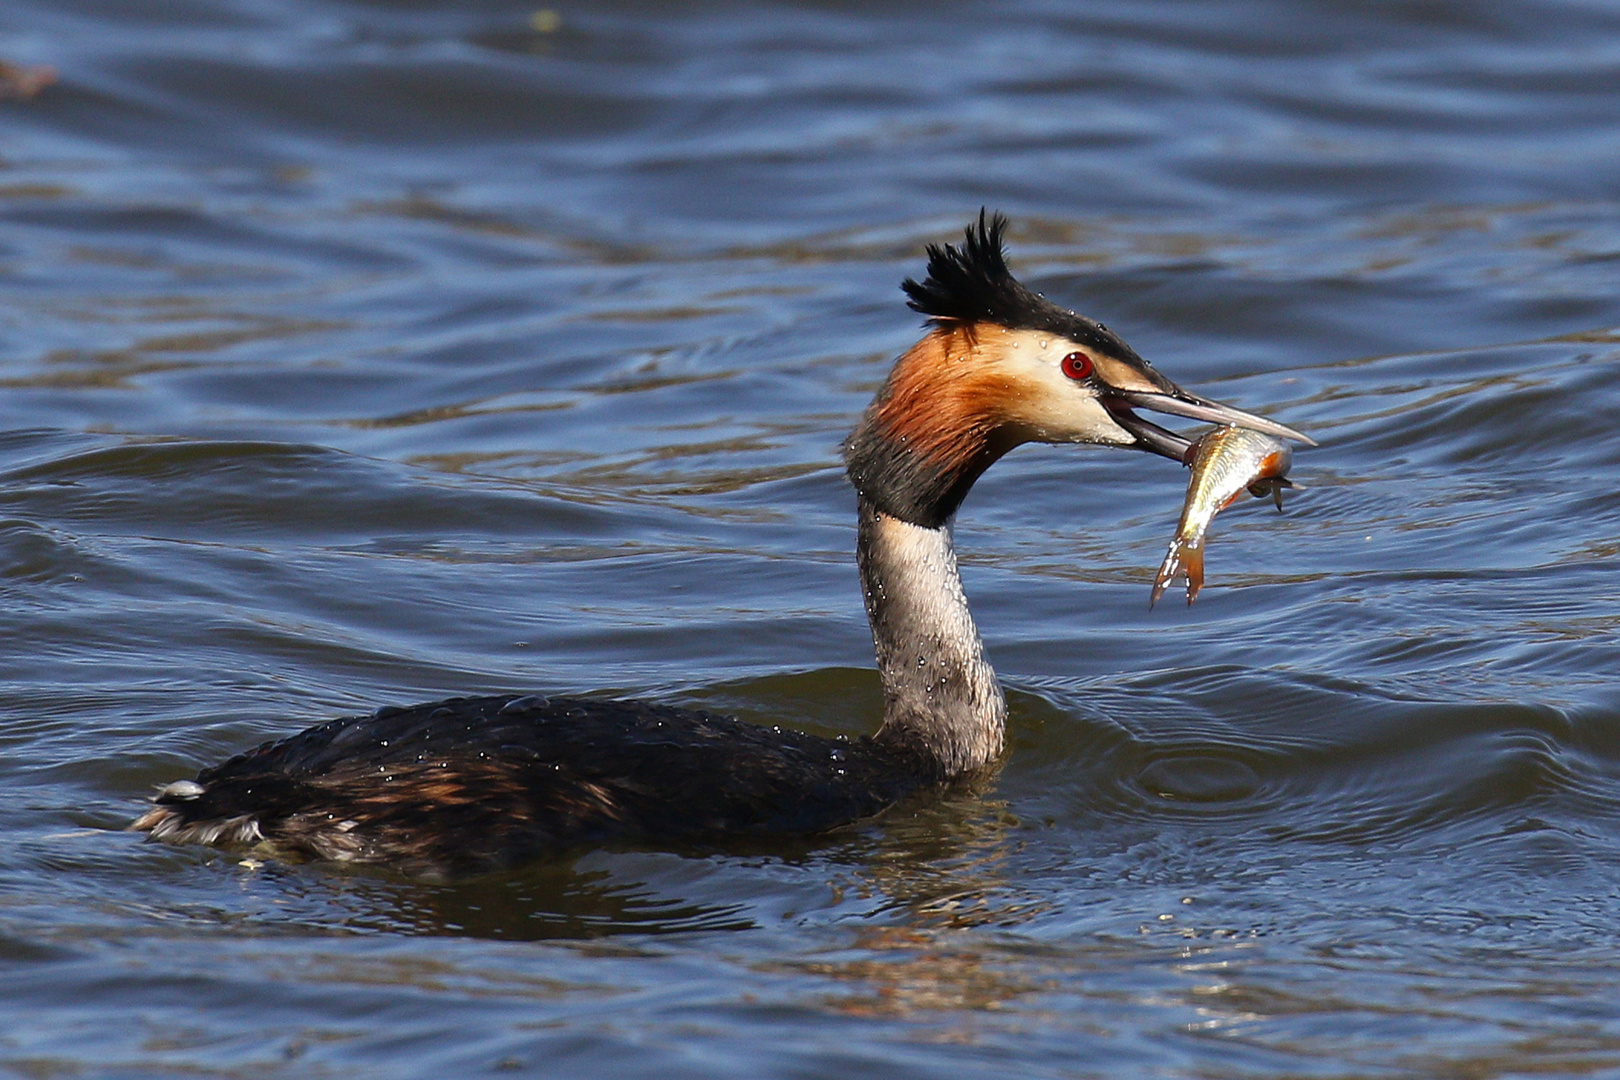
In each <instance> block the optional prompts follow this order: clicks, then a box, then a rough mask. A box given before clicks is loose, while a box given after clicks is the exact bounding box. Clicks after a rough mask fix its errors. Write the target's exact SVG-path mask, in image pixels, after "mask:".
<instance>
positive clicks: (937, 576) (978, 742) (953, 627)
mask: <svg viewBox="0 0 1620 1080" xmlns="http://www.w3.org/2000/svg"><path fill="white" fill-rule="evenodd" d="M856 559H857V562H858V563H859V565H860V572H861V587H862V589H863V591H864V593H865V597H866V615H867V618H868V619H869V620H871V623H872V640H873V643H874V644H875V646H876V648H877V665H878V671H879V672H880V673H881V675H882V677H883V726H882V728H881V729H879V731H878V733H877V741H878V742H880V743H883V744H885V745H887V746H891V747H894V748H896V749H904V750H907V751H909V752H911V753H913V754H918V755H921V756H922V757H924V758H926V759H927V760H928V761H929V762H932V763H933V764H934V765H935V766H936V767H937V769H938V771H939V774H940V776H941V777H946V776H956V775H959V774H961V773H965V772H970V771H973V770H975V769H980V768H983V767H984V766H986V765H988V764H990V763H991V762H993V761H994V760H995V759H996V758H998V757H999V756H1000V755H1001V751H1002V748H1003V746H1004V745H1005V743H1006V735H1005V732H1006V720H1007V701H1006V698H1005V697H1003V696H1002V693H1001V687H1000V685H999V684H997V682H996V673H995V672H994V671H992V670H991V668H990V664H989V662H988V661H987V660H985V657H984V644H983V642H982V641H981V640H980V639H979V631H978V628H977V627H976V626H974V624H973V615H972V614H971V613H970V612H969V611H968V603H967V596H966V595H965V594H964V593H963V592H962V578H961V576H960V575H959V574H958V572H957V569H956V552H955V550H954V549H953V548H952V547H951V530H950V525H949V523H946V524H944V525H939V526H936V527H929V526H925V525H913V524H911V523H910V522H906V521H902V520H900V519H899V518H896V517H891V516H889V515H888V514H885V513H884V512H883V511H881V510H879V509H877V508H876V507H875V506H873V505H872V503H871V502H870V501H869V500H868V499H866V498H865V497H864V496H862V497H861V498H860V528H859V533H858V537H857V541H856Z"/></svg>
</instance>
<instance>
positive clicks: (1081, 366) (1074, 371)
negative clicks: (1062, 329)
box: [1062, 352, 1091, 381]
mask: <svg viewBox="0 0 1620 1080" xmlns="http://www.w3.org/2000/svg"><path fill="white" fill-rule="evenodd" d="M1062 368H1063V374H1065V375H1067V376H1068V377H1069V378H1071V379H1075V380H1077V381H1078V380H1080V379H1084V378H1086V377H1087V376H1089V375H1090V374H1091V357H1089V356H1087V355H1086V354H1085V353H1083V352H1072V353H1070V354H1069V355H1068V356H1065V357H1064V358H1063V364H1062Z"/></svg>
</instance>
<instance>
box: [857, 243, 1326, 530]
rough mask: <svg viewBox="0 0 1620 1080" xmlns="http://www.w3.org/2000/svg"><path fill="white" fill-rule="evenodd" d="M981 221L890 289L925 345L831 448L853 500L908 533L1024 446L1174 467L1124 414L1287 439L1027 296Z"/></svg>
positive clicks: (1160, 446)
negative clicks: (1148, 457)
mask: <svg viewBox="0 0 1620 1080" xmlns="http://www.w3.org/2000/svg"><path fill="white" fill-rule="evenodd" d="M1006 227H1007V221H1006V219H1005V218H1004V217H1002V216H1001V215H1000V214H996V215H995V216H993V217H991V216H988V215H987V214H985V213H984V212H982V211H981V212H980V214H979V220H978V222H977V224H976V225H972V226H969V228H968V230H967V236H966V241H965V242H964V243H963V244H962V246H961V247H956V246H955V245H950V244H947V245H944V246H938V245H932V244H931V245H929V248H928V276H927V277H926V279H924V280H923V281H922V282H920V283H919V282H916V281H912V280H910V279H909V278H908V279H907V280H906V281H905V283H904V284H903V286H902V288H904V289H905V291H906V295H907V296H909V297H910V306H911V307H912V308H913V309H914V310H917V311H920V312H922V313H923V314H924V315H927V316H928V317H929V320H930V323H931V326H930V328H929V331H928V333H927V334H926V335H925V336H924V337H923V339H922V340H921V341H919V342H917V344H915V345H913V346H912V347H911V348H910V349H908V350H907V351H906V352H905V353H904V354H903V355H902V356H901V357H900V359H899V360H897V361H896V362H895V365H894V369H893V370H892V371H891V372H890V373H889V378H888V381H887V382H886V383H885V384H884V386H883V389H882V390H880V391H879V393H878V396H877V398H876V399H875V400H874V401H873V402H872V405H871V407H870V408H869V409H867V411H866V415H865V416H864V417H863V418H862V420H861V423H860V425H859V426H858V427H857V428H856V429H855V431H854V433H853V434H851V435H850V437H849V439H848V441H847V442H846V443H845V445H844V454H845V458H846V460H847V462H848V464H849V475H850V479H851V481H852V482H853V483H854V484H855V487H856V489H857V490H859V491H860V492H861V494H862V495H864V496H866V497H867V498H868V499H869V500H871V501H872V502H873V503H874V504H875V505H876V506H877V508H878V509H879V510H881V511H883V512H884V513H887V514H889V515H891V516H893V517H898V518H901V519H903V520H906V521H910V522H912V523H913V524H918V525H927V526H938V525H941V524H943V523H944V522H945V521H946V519H948V518H949V517H950V515H951V514H953V513H955V511H956V508H957V506H958V505H959V504H960V503H961V501H962V499H963V498H964V497H965V496H966V495H967V492H968V489H969V488H971V487H972V486H973V482H974V481H975V480H977V479H978V478H979V476H980V474H982V473H983V472H984V470H985V469H987V468H989V467H990V465H991V464H993V463H994V462H995V461H996V459H998V458H999V457H1001V455H1002V454H1005V453H1006V452H1007V451H1008V450H1011V449H1012V448H1013V447H1015V446H1017V445H1019V444H1020V443H1025V442H1048V443H1101V444H1104V445H1108V446H1118V447H1124V448H1130V449H1138V450H1149V451H1152V452H1154V453H1157V454H1162V455H1164V456H1165V457H1169V458H1174V459H1175V460H1176V461H1181V460H1182V458H1183V456H1184V455H1185V453H1186V451H1187V448H1188V446H1189V442H1188V440H1187V439H1185V438H1183V437H1182V436H1180V435H1177V434H1176V433H1174V432H1172V431H1167V430H1165V429H1164V428H1162V427H1159V426H1158V425H1157V424H1154V423H1151V422H1149V421H1147V420H1144V419H1143V418H1142V417H1140V416H1138V415H1137V414H1136V412H1135V410H1136V409H1148V410H1152V411H1154V412H1160V413H1168V414H1171V415H1174V416H1181V417H1187V418H1189V419H1194V420H1206V421H1209V422H1211V423H1216V424H1231V425H1235V426H1237V427H1243V428H1250V429H1252V430H1255V431H1263V432H1266V433H1267V434H1271V435H1278V436H1281V437H1283V438H1289V439H1295V440H1298V441H1300V442H1304V443H1310V442H1311V440H1310V439H1308V438H1306V437H1305V436H1304V435H1301V434H1300V433H1299V432H1297V431H1295V430H1293V429H1292V428H1288V427H1284V426H1283V425H1281V424H1278V423H1276V422H1274V421H1271V420H1267V419H1265V418H1264V417H1260V416H1255V415H1253V414H1251V413H1246V412H1243V411H1242V410H1240V409H1234V408H1232V407H1231V406H1229V405H1221V404H1219V403H1218V402H1214V401H1209V400H1207V399H1205V398H1201V397H1199V396H1197V395H1196V394H1191V393H1188V392H1187V391H1185V390H1183V389H1181V388H1180V387H1179V386H1177V385H1176V384H1175V383H1173V382H1171V381H1170V380H1169V379H1167V378H1165V377H1164V376H1163V375H1161V374H1160V373H1159V372H1158V371H1156V370H1154V368H1153V367H1152V366H1151V365H1150V364H1149V363H1148V362H1147V361H1146V360H1144V359H1142V358H1141V357H1140V356H1138V355H1137V354H1136V352H1135V350H1133V349H1132V348H1131V347H1130V346H1129V345H1127V344H1125V342H1123V341H1121V340H1120V338H1119V337H1118V336H1117V335H1116V334H1114V333H1113V332H1112V331H1111V330H1109V329H1108V328H1107V327H1105V326H1103V325H1102V324H1101V323H1099V322H1096V321H1094V320H1092V319H1088V318H1086V317H1084V316H1082V315H1077V314H1075V313H1074V312H1072V311H1066V310H1064V309H1063V308H1060V307H1058V306H1057V305H1056V304H1054V303H1052V302H1051V301H1050V300H1048V299H1046V298H1045V297H1044V296H1041V295H1040V294H1039V293H1036V292H1033V291H1031V290H1030V289H1028V288H1026V287H1025V286H1024V285H1023V284H1022V283H1021V282H1019V281H1018V280H1017V279H1016V278H1014V277H1013V276H1012V272H1011V271H1010V270H1008V268H1007V260H1006V256H1005V254H1004V253H1003V251H1002V246H1001V238H1002V233H1003V232H1004V231H1005V229H1006Z"/></svg>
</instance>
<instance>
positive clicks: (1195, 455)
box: [1148, 409, 1309, 608]
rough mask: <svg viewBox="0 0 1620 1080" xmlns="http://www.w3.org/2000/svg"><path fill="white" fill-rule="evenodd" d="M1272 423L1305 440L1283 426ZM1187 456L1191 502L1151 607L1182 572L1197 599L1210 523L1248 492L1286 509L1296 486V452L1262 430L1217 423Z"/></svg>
mask: <svg viewBox="0 0 1620 1080" xmlns="http://www.w3.org/2000/svg"><path fill="white" fill-rule="evenodd" d="M1232 411H1233V412H1236V411H1237V410H1236V409H1234V410H1232ZM1256 419H1258V418H1256ZM1268 423H1269V421H1268ZM1271 427H1272V428H1278V429H1281V431H1282V432H1283V433H1287V434H1289V435H1292V436H1293V437H1295V438H1300V439H1304V436H1301V435H1298V434H1297V433H1295V432H1291V431H1290V429H1288V428H1285V427H1283V426H1282V425H1281V424H1273V425H1271ZM1304 441H1306V442H1309V440H1304ZM1186 454H1187V463H1188V464H1189V465H1191V466H1192V480H1191V481H1190V482H1189V483H1188V484H1187V501H1186V503H1185V504H1183V506H1182V509H1181V522H1180V524H1178V525H1177V526H1176V535H1175V537H1174V538H1173V539H1172V540H1171V541H1170V550H1169V552H1168V553H1167V554H1166V555H1165V557H1164V564H1163V565H1162V566H1160V567H1159V575H1158V578H1157V579H1156V580H1155V581H1154V582H1153V594H1152V597H1151V598H1150V599H1149V601H1148V607H1149V608H1152V607H1153V605H1154V604H1156V603H1158V602H1159V597H1161V596H1163V595H1164V590H1165V589H1166V588H1167V587H1168V586H1169V585H1170V583H1171V582H1172V581H1174V580H1175V579H1176V578H1177V577H1178V576H1185V577H1186V579H1187V603H1188V604H1191V603H1192V602H1193V601H1194V600H1196V599H1197V598H1198V590H1199V589H1201V588H1202V587H1203V585H1204V541H1205V538H1206V534H1207V533H1208V530H1209V523H1210V521H1212V520H1213V519H1214V517H1215V515H1216V514H1218V513H1220V512H1221V511H1222V510H1224V509H1226V508H1227V507H1228V506H1230V505H1232V503H1234V502H1235V501H1237V498H1238V496H1240V495H1242V494H1243V492H1244V491H1245V490H1247V491H1248V492H1249V493H1250V494H1252V495H1254V496H1256V497H1257V498H1264V497H1265V496H1267V495H1270V496H1271V497H1272V498H1273V499H1275V500H1276V502H1277V509H1279V510H1281V509H1282V489H1283V488H1285V487H1295V486H1297V485H1295V484H1293V483H1292V482H1290V481H1289V480H1288V477H1287V473H1288V467H1289V466H1290V465H1291V464H1292V463H1293V456H1294V455H1293V452H1292V451H1291V450H1290V449H1289V447H1288V444H1287V443H1285V442H1282V441H1280V440H1278V439H1275V438H1272V437H1271V436H1270V435H1268V434H1262V433H1261V432H1260V431H1259V430H1253V429H1250V428H1247V427H1231V426H1227V427H1218V428H1216V429H1215V430H1214V431H1211V432H1208V433H1207V434H1205V435H1204V436H1203V437H1202V438H1200V439H1199V440H1198V441H1197V442H1194V443H1189V444H1188V449H1187V451H1186Z"/></svg>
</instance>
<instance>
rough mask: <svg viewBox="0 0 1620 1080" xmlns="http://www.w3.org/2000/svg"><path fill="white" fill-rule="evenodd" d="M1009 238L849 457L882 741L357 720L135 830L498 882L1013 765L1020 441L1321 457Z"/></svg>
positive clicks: (965, 254)
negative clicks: (1011, 576)
mask: <svg viewBox="0 0 1620 1080" xmlns="http://www.w3.org/2000/svg"><path fill="white" fill-rule="evenodd" d="M1005 228H1006V221H1005V219H1004V218H1002V217H1001V216H1000V215H999V214H998V215H996V216H994V217H991V218H987V217H986V215H985V214H984V213H982V212H981V213H980V215H979V220H978V222H977V223H976V224H975V225H972V226H970V227H969V228H968V230H967V236H966V240H965V242H964V243H963V244H962V246H960V247H956V246H954V245H945V246H934V245H930V246H929V248H928V274H927V277H926V278H925V279H924V280H923V281H922V282H921V283H919V282H916V281H912V280H909V279H908V280H907V281H906V282H905V283H904V285H903V286H902V287H903V288H904V289H905V292H906V294H907V296H908V297H909V298H910V306H911V307H912V308H913V309H915V310H916V311H919V312H921V313H922V314H924V315H926V316H927V317H928V320H929V326H928V330H927V332H926V333H925V334H924V336H923V338H922V340H920V341H918V342H917V343H916V344H915V345H913V346H912V347H911V348H910V349H908V350H907V351H906V352H905V353H904V354H903V355H902V356H901V357H900V358H899V359H898V360H897V361H896V362H895V365H894V368H893V370H892V371H891V372H890V373H889V377H888V380H887V381H886V382H885V383H884V385H883V388H882V389H881V390H880V391H879V392H878V395H877V398H876V399H875V400H874V401H873V402H872V404H871V406H870V407H869V408H868V409H867V410H866V413H865V415H864V416H863V417H862V418H861V421H860V423H859V425H857V426H856V428H855V431H854V432H853V433H852V434H851V435H850V437H849V439H848V440H847V441H846V442H845V444H844V458H845V460H846V462H847V464H848V468H849V479H850V482H851V483H852V484H854V486H855V492H856V504H857V508H858V514H859V523H858V526H857V532H856V561H857V564H858V565H859V568H860V576H861V586H862V588H863V589H864V591H865V594H866V613H867V616H868V618H869V619H870V620H871V623H872V638H873V641H874V643H875V644H876V647H877V666H878V669H879V671H880V673H881V675H882V679H883V723H882V724H881V726H880V727H879V728H878V730H877V733H876V734H874V735H871V736H869V737H861V738H858V739H849V740H846V739H825V738H819V737H816V736H813V735H805V734H801V733H798V732H794V731H783V730H779V729H776V728H763V727H759V726H756V725H753V724H747V723H743V722H741V721H738V720H734V719H730V718H727V717H723V716H714V715H710V714H708V713H704V712H695V711H692V710H689V709H678V708H672V707H670V706H667V705H659V704H655V703H652V702H646V701H606V700H597V699H593V698H577V697H543V696H539V695H532V694H502V695H499V696H495V697H477V698H451V699H449V700H447V701H439V702H432V703H430V704H426V705H415V706H411V707H409V708H394V707H388V708H382V709H378V710H377V711H376V712H375V713H372V714H371V715H369V716H355V717H345V718H342V719H338V720H333V721H331V722H329V723H325V724H321V725H319V726H318V727H313V728H310V729H309V730H307V731H305V732H303V733H301V734H298V735H294V736H292V737H290V738H287V739H283V740H281V741H280V742H274V743H267V744H265V745H263V746H260V747H258V748H257V749H254V750H249V751H247V752H246V753H243V754H239V755H237V756H236V757H233V758H231V759H230V760H228V761H225V762H222V763H221V764H219V765H215V766H213V767H211V768H207V769H204V770H203V771H202V772H201V773H199V774H198V775H197V778H196V779H195V780H180V781H177V782H175V783H172V784H169V785H168V786H167V787H165V788H163V789H162V791H160V792H159V793H158V795H157V796H156V798H155V799H154V801H153V806H152V808H151V809H150V810H148V811H147V812H146V813H145V814H144V815H142V817H141V818H140V819H139V820H138V821H136V822H135V823H134V824H133V825H132V826H131V828H133V829H137V830H142V831H145V832H147V833H149V834H150V835H151V836H152V837H153V838H155V839H159V840H168V841H173V842H176V843H204V844H224V845H228V846H232V847H238V848H242V847H246V848H258V849H260V850H263V851H265V852H267V853H269V854H274V855H281V856H288V857H305V858H308V857H314V858H321V859H336V860H341V861H346V862H366V863H386V864H390V865H393V866H396V867H398V868H400V869H403V870H405V871H408V872H414V873H424V874H437V875H444V874H458V873H467V872H476V871H481V870H489V869H496V868H500V867H504V866H510V865H513V864H516V863H520V862H523V861H525V860H530V859H536V858H541V857H545V856H548V855H554V854H558V853H562V852H565V851H568V850H570V849H575V848H579V847H582V846H587V845H593V844H600V843H604V842H630V843H649V844H663V843H682V842H694V841H696V842H701V841H703V840H706V839H717V838H721V837H725V836H738V835H748V836H766V835H772V834H776V835H785V834H805V833H814V832H819V831H822V830H825V829H829V828H831V827H833V826H836V825H840V824H843V823H845V822H849V821H853V820H856V819H858V818H863V817H867V816H869V815H871V814H875V813H877V812H878V811H880V810H882V809H883V808H885V807H887V806H889V805H890V804H892V803H894V802H895V801H896V800H898V799H901V798H903V797H905V796H906V795H909V794H911V793H913V792H916V791H918V790H919V789H923V788H928V787H932V786H936V785H940V784H943V783H945V782H947V781H950V780H952V779H953V778H956V777H961V776H964V775H966V774H970V773H974V772H976V771H979V770H984V769H986V768H989V767H990V766H992V765H994V764H995V763H996V762H997V760H998V759H999V758H1000V756H1001V754H1002V751H1003V748H1004V746H1005V734H1004V727H1005V719H1006V712H1007V706H1006V701H1005V699H1004V698H1003V697H1002V693H1001V688H1000V686H998V685H997V683H996V676H995V672H993V671H992V670H991V669H990V665H989V663H988V662H987V661H986V660H985V656H984V648H983V645H982V644H981V643H980V640H979V633H978V630H977V629H976V628H975V627H974V625H973V617H972V615H971V614H969V612H968V604H967V598H966V597H965V596H964V595H963V593H962V582H961V579H960V578H959V577H958V576H957V570H956V554H955V552H954V550H953V549H952V547H951V518H952V515H953V514H954V513H955V512H956V508H957V507H958V506H959V505H960V504H961V502H962V499H963V498H964V497H965V496H966V495H967V493H968V489H969V488H971V487H972V486H973V482H974V481H975V480H977V479H978V478H979V476H980V474H981V473H983V472H984V470H985V469H987V468H989V467H990V466H991V465H992V464H994V462H995V461H996V459H998V458H999V457H1001V456H1002V455H1003V454H1005V453H1006V452H1007V451H1009V450H1011V449H1012V448H1013V447H1015V446H1017V445H1019V444H1020V443H1024V442H1031V441H1035V442H1047V443H1100V444H1103V445H1106V446H1116V447H1121V448H1124V449H1138V450H1149V451H1152V452H1154V453H1157V454H1162V455H1163V456H1165V457H1168V458H1171V459H1173V460H1175V461H1177V462H1180V461H1181V460H1182V458H1183V455H1184V454H1185V453H1186V451H1187V448H1188V445H1189V443H1188V440H1186V439H1185V438H1183V437H1181V436H1180V435H1177V434H1175V433H1173V432H1170V431H1167V430H1165V429H1164V428H1161V427H1159V426H1157V425H1155V424H1152V423H1150V422H1148V421H1147V420H1144V419H1142V418H1141V417H1140V416H1138V415H1137V414H1136V412H1135V410H1136V409H1150V410H1154V411H1157V412H1161V413H1169V414H1171V415H1174V416H1181V417H1187V418H1190V419H1195V420H1207V421H1211V422H1213V423H1218V424H1232V425H1236V426H1239V427H1244V428H1250V429H1252V430H1255V431H1263V432H1269V433H1271V434H1274V435H1279V436H1283V437H1286V438H1290V439H1296V440H1299V441H1301V442H1307V443H1308V442H1310V440H1309V439H1307V438H1305V436H1303V435H1301V434H1299V433H1298V432H1296V431H1293V430H1292V429H1290V428H1286V427H1283V426H1282V425H1281V424H1277V423H1273V422H1272V421H1270V420H1266V419H1263V418H1262V417H1258V416H1252V415H1250V414H1249V413H1246V412H1241V411H1239V410H1237V409H1233V408H1230V407H1228V406H1225V405H1220V404H1217V403H1216V402H1213V401H1207V400H1205V399H1204V398H1201V397H1197V396H1195V395H1193V394H1189V393H1187V392H1186V391H1184V390H1182V389H1181V388H1179V387H1177V386H1176V385H1175V384H1174V383H1172V382H1171V381H1170V380H1169V379H1167V378H1165V377H1164V376H1163V375H1161V374H1159V372H1157V371H1156V370H1154V369H1153V368H1152V367H1151V366H1149V365H1148V363H1147V361H1145V360H1143V359H1142V358H1141V357H1139V356H1137V355H1136V353H1135V352H1134V351H1132V349H1131V348H1130V346H1128V345H1126V344H1125V343H1124V342H1123V341H1121V340H1120V339H1119V338H1118V337H1117V336H1115V335H1114V334H1113V333H1112V332H1111V331H1109V330H1108V329H1107V328H1106V327H1104V326H1103V325H1102V324H1101V323H1098V322H1094V321H1092V320H1091V319H1087V318H1084V317H1082V316H1080V315H1076V314H1075V313H1074V312H1072V311H1065V310H1064V309H1062V308H1060V307H1058V306H1057V305H1055V304H1053V303H1051V302H1050V301H1048V300H1047V299H1045V298H1044V297H1042V296H1040V295H1038V294H1037V293H1034V292H1032V291H1030V290H1029V289H1027V288H1025V287H1024V286H1023V285H1022V284H1020V283H1019V282H1018V281H1017V280H1015V279H1014V278H1013V276H1012V273H1011V272H1010V271H1009V270H1008V269H1007V263H1006V259H1005V256H1004V254H1003V252H1002V244H1001V239H1002V233H1003V231H1004V230H1005Z"/></svg>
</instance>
